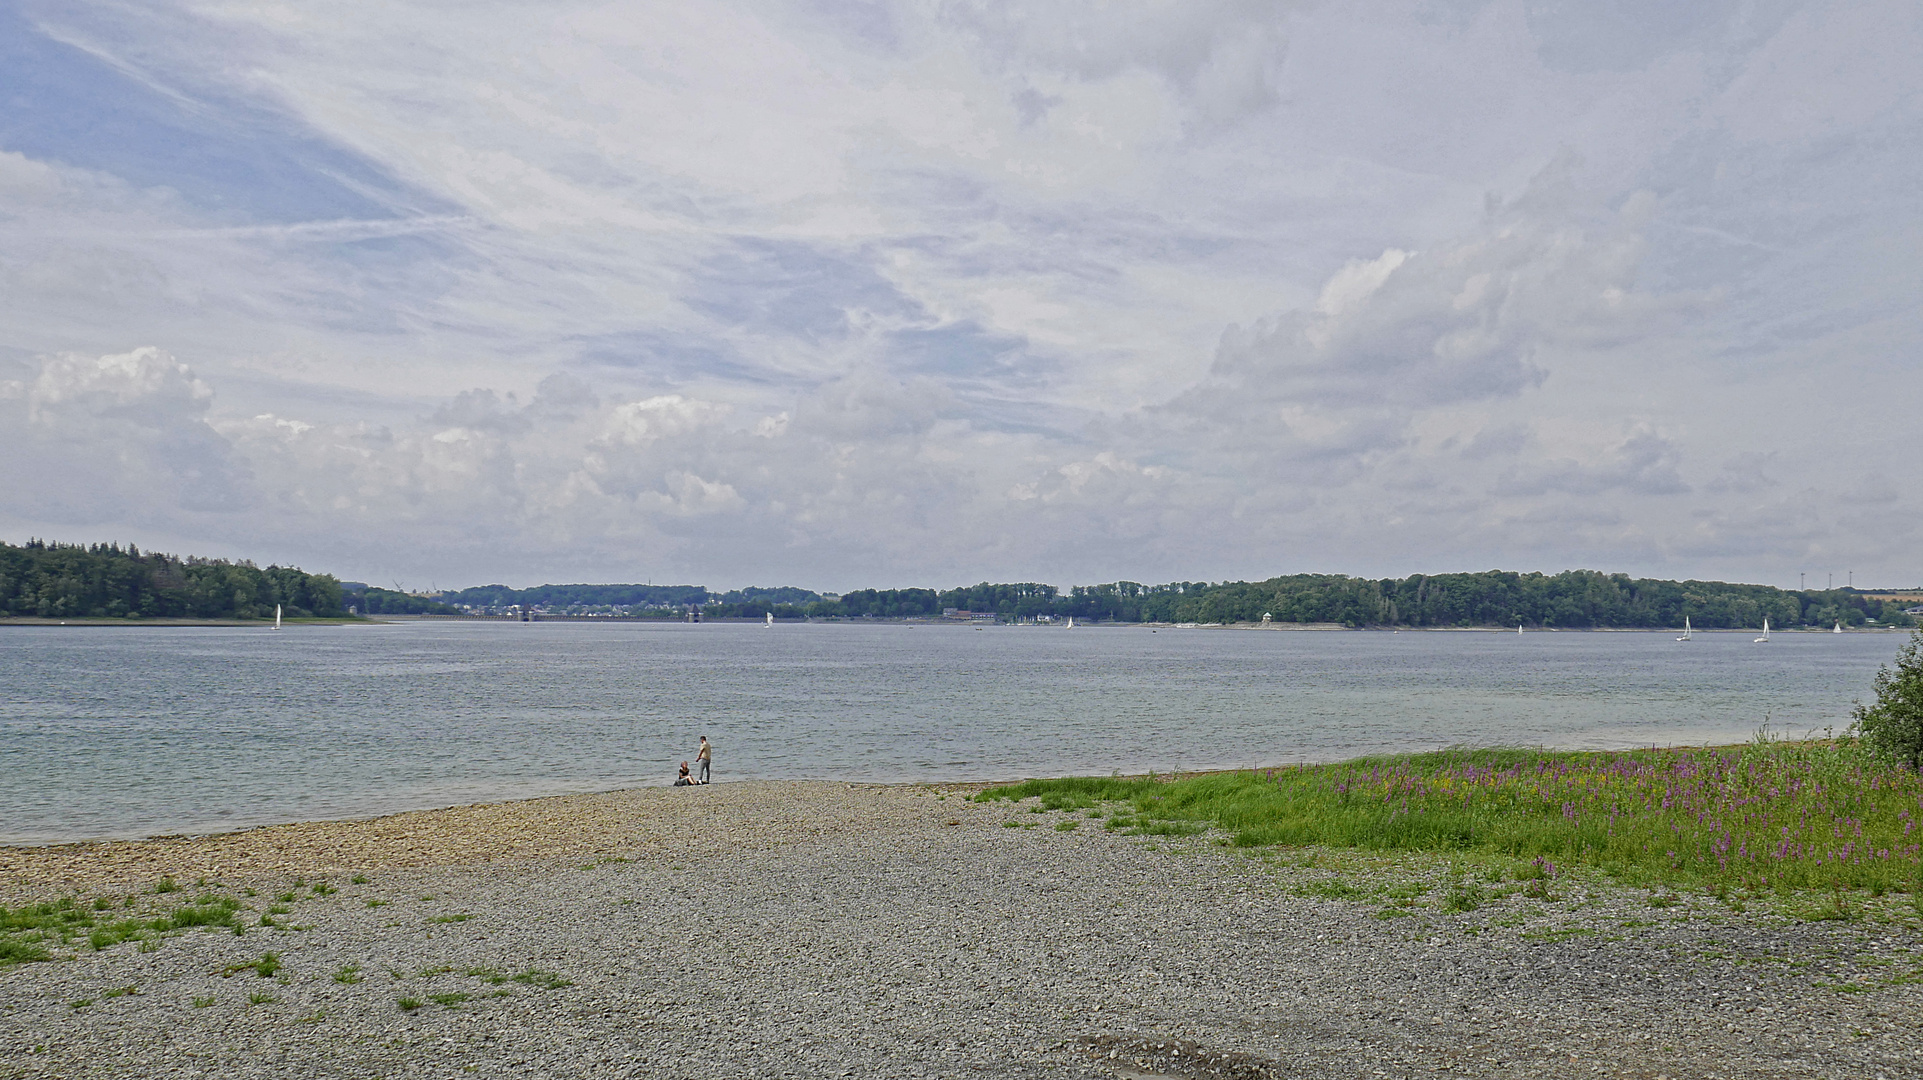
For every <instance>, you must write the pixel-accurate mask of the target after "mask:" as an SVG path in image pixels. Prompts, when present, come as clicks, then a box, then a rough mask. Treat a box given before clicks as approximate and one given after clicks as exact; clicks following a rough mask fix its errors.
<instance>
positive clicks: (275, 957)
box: [247, 952, 280, 979]
mask: <svg viewBox="0 0 1923 1080" xmlns="http://www.w3.org/2000/svg"><path fill="white" fill-rule="evenodd" d="M247 966H248V967H251V968H253V969H254V974H256V975H258V976H260V977H261V978H263V979H271V978H273V977H274V972H276V971H279V970H280V954H279V953H276V952H268V953H262V954H261V956H260V959H258V960H256V961H254V962H253V963H251V964H248V965H247Z"/></svg>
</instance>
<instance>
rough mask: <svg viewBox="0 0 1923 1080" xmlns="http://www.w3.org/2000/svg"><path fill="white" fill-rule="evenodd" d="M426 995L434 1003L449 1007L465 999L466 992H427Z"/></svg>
mask: <svg viewBox="0 0 1923 1080" xmlns="http://www.w3.org/2000/svg"><path fill="white" fill-rule="evenodd" d="M427 996H428V999H429V1000H431V1001H433V1002H434V1004H436V1005H439V1006H441V1007H442V1008H446V1009H451V1008H453V1007H454V1006H456V1005H459V1004H460V1003H461V1002H463V1001H466V1000H467V995H466V994H462V993H458V992H456V993H446V994H429V995H427Z"/></svg>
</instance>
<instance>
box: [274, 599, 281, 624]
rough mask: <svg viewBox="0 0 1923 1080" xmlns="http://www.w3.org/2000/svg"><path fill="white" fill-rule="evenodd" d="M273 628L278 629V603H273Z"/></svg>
mask: <svg viewBox="0 0 1923 1080" xmlns="http://www.w3.org/2000/svg"><path fill="white" fill-rule="evenodd" d="M274 629H276V630H279V629H280V605H279V604H275V605H274Z"/></svg>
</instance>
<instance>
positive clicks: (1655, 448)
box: [1495, 425, 1690, 497]
mask: <svg viewBox="0 0 1923 1080" xmlns="http://www.w3.org/2000/svg"><path fill="white" fill-rule="evenodd" d="M1681 460H1682V448H1681V447H1680V446H1678V445H1677V443H1676V442H1675V441H1674V440H1672V439H1669V438H1667V437H1665V436H1663V435H1662V434H1660V433H1658V432H1656V431H1653V430H1651V429H1650V428H1649V427H1647V426H1646V425H1639V426H1638V427H1636V428H1635V429H1634V430H1632V431H1630V432H1629V433H1628V434H1627V435H1625V436H1624V437H1623V438H1622V440H1621V441H1619V442H1616V443H1614V444H1612V445H1610V446H1608V447H1606V448H1603V449H1601V451H1600V452H1598V453H1593V454H1590V455H1585V456H1584V457H1582V458H1572V457H1564V458H1554V459H1551V460H1548V461H1542V462H1538V463H1533V464H1530V465H1527V466H1522V467H1519V468H1516V469H1513V470H1512V471H1510V472H1509V474H1508V475H1507V476H1505V477H1504V478H1503V479H1502V480H1501V481H1499V482H1498V483H1497V484H1496V487H1495V492H1496V494H1498V495H1504V496H1510V497H1515V496H1534V495H1546V494H1550V493H1558V494H1565V495H1585V496H1595V495H1601V494H1603V493H1605V492H1609V491H1618V490H1620V491H1627V492H1631V493H1634V494H1638V495H1681V494H1684V493H1686V492H1688V491H1689V490H1690V487H1689V485H1688V484H1686V483H1684V482H1683V478H1682V475H1681V473H1680V472H1679V471H1678V469H1677V466H1678V464H1679V463H1680V462H1681Z"/></svg>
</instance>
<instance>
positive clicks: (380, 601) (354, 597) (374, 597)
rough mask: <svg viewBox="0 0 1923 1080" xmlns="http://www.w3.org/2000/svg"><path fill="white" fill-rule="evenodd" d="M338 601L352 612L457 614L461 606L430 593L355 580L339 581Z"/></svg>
mask: <svg viewBox="0 0 1923 1080" xmlns="http://www.w3.org/2000/svg"><path fill="white" fill-rule="evenodd" d="M341 602H342V603H344V604H346V605H347V610H348V613H349V614H354V615H459V614H462V612H461V609H459V608H457V607H453V606H451V605H449V604H444V603H442V602H440V601H439V600H435V599H433V598H431V597H426V596H416V595H414V594H413V593H404V592H396V591H394V590H393V589H379V588H375V587H374V586H372V585H363V584H361V583H360V582H358V581H343V582H341Z"/></svg>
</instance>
